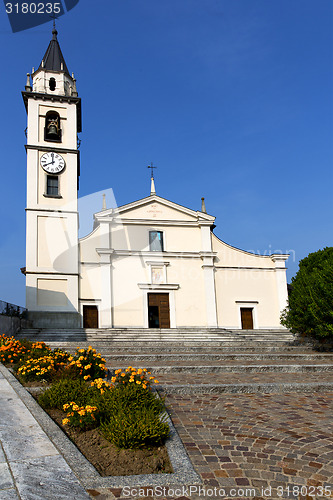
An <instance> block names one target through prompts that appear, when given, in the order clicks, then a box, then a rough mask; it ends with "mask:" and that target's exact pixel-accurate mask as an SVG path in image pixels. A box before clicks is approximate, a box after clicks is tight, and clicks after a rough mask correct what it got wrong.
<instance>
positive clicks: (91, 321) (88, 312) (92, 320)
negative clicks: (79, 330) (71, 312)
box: [83, 306, 98, 328]
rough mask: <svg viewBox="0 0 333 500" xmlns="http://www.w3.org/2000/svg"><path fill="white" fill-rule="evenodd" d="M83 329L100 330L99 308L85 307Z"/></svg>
mask: <svg viewBox="0 0 333 500" xmlns="http://www.w3.org/2000/svg"><path fill="white" fill-rule="evenodd" d="M83 328H98V308H97V306H83Z"/></svg>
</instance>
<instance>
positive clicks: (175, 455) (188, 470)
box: [0, 364, 202, 489]
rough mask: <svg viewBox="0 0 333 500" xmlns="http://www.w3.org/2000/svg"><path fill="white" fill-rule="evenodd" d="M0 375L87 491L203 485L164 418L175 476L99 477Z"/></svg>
mask: <svg viewBox="0 0 333 500" xmlns="http://www.w3.org/2000/svg"><path fill="white" fill-rule="evenodd" d="M0 371H1V373H2V374H3V376H4V377H5V378H6V380H7V381H8V382H9V383H10V385H11V386H12V388H13V389H14V390H15V392H16V393H17V394H18V396H19V397H20V399H21V400H22V402H23V403H24V404H25V406H26V407H27V408H28V410H29V411H30V412H31V414H32V415H33V417H34V418H35V419H36V420H37V422H38V423H39V425H40V426H41V427H42V429H43V430H44V432H45V433H46V434H47V436H48V437H49V439H50V440H51V441H52V443H53V444H54V446H55V447H56V448H57V449H58V450H59V452H60V453H61V454H62V456H63V457H64V459H65V460H66V462H67V463H68V465H69V466H70V467H71V469H72V470H73V472H74V474H75V475H76V476H77V478H78V479H79V480H80V482H81V483H82V485H83V486H84V487H85V488H86V489H88V488H123V487H124V486H129V487H139V486H140V487H144V486H170V485H182V486H183V485H191V484H201V483H202V480H201V478H200V476H199V475H198V474H197V473H196V472H195V470H194V468H193V465H192V463H191V461H190V459H189V457H188V455H187V453H186V450H185V448H184V445H183V443H182V441H181V439H180V437H179V436H178V433H177V431H176V429H175V427H174V425H173V423H172V421H171V418H170V417H169V415H168V416H167V422H168V424H169V426H170V437H169V438H168V440H167V442H166V443H165V445H166V448H167V450H168V454H169V458H170V462H171V464H172V467H173V470H174V471H175V472H173V473H171V474H140V475H135V476H108V477H102V476H100V474H99V473H98V472H97V470H96V469H95V468H94V467H93V466H92V465H91V463H90V462H89V461H88V460H87V459H86V458H85V457H84V456H83V455H82V453H81V452H80V451H79V450H78V448H77V447H76V446H75V445H74V443H72V441H71V440H70V439H69V438H68V437H67V436H66V434H65V433H64V432H63V431H62V430H61V429H60V428H59V427H58V425H57V424H56V423H55V422H54V421H53V420H52V419H51V417H49V415H48V414H47V413H46V412H45V411H44V410H43V409H42V408H41V407H40V406H39V404H38V403H37V402H36V401H35V399H34V398H33V397H32V395H31V394H30V393H29V392H28V390H27V389H26V388H25V387H23V386H22V385H21V384H20V382H19V381H18V380H17V379H16V378H15V377H14V375H13V374H12V373H10V371H9V370H8V369H7V368H6V367H5V366H3V365H1V364H0Z"/></svg>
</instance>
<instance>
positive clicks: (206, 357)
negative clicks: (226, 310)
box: [103, 350, 333, 366]
mask: <svg viewBox="0 0 333 500" xmlns="http://www.w3.org/2000/svg"><path fill="white" fill-rule="evenodd" d="M103 357H104V358H106V361H107V363H108V364H111V363H117V364H123V365H124V366H125V363H128V364H129V365H131V366H134V364H135V365H136V366H137V365H139V366H146V365H148V364H149V365H150V366H152V365H159V364H161V363H163V364H171V363H172V365H173V366H174V365H176V364H184V365H192V364H193V363H196V364H198V363H200V364H202V362H203V361H204V363H205V364H208V365H209V364H213V363H216V362H217V361H220V362H221V363H223V364H236V363H238V364H239V363H240V364H249V363H252V364H253V363H257V362H258V361H261V360H263V361H264V362H265V363H267V364H269V363H281V361H282V362H283V363H284V364H286V363H303V362H311V363H325V362H326V363H333V353H332V354H322V353H320V354H318V353H315V352H311V353H308V354H306V353H300V354H296V353H288V354H287V353H273V354H272V353H251V354H248V353H247V354H244V353H235V352H234V353H230V354H216V353H215V352H210V353H192V354H188V353H178V354H167V353H164V354H162V353H155V354H154V353H150V354H121V353H114V352H112V351H111V352H110V351H108V350H103Z"/></svg>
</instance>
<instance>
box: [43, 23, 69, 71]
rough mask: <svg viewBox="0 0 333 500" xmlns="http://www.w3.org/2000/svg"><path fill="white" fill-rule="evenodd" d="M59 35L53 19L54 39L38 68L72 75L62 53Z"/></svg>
mask: <svg viewBox="0 0 333 500" xmlns="http://www.w3.org/2000/svg"><path fill="white" fill-rule="evenodd" d="M57 35H58V31H57V29H56V26H55V19H53V30H52V40H51V41H50V43H49V46H48V48H47V49H46V52H45V55H44V57H43V59H42V62H41V63H40V66H39V68H38V69H40V68H43V69H45V70H51V71H61V72H64V73H66V74H67V75H68V76H70V74H69V71H68V68H67V65H66V63H65V59H64V56H63V55H62V52H61V49H60V45H59V42H58V38H57Z"/></svg>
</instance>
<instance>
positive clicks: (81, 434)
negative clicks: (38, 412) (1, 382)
mask: <svg viewBox="0 0 333 500" xmlns="http://www.w3.org/2000/svg"><path fill="white" fill-rule="evenodd" d="M0 360H1V361H2V362H3V363H4V364H6V365H7V366H8V365H9V366H11V367H12V368H13V371H14V373H15V374H16V377H17V378H18V379H19V381H20V382H21V383H22V384H23V385H30V386H31V385H34V384H37V385H39V386H42V385H47V388H46V390H44V389H42V390H41V391H40V393H39V395H38V397H37V400H38V402H39V404H40V405H41V406H42V407H43V408H44V409H45V410H46V411H47V412H48V413H49V415H50V416H51V417H52V418H53V419H54V420H55V421H56V422H57V423H58V425H59V426H60V427H62V428H63V430H64V431H65V432H66V433H67V434H68V436H69V437H70V438H71V439H72V440H73V441H74V443H75V444H76V445H77V446H78V448H79V449H80V451H81V452H82V453H83V454H84V455H85V456H86V458H87V459H88V460H90V461H91V463H92V464H93V465H94V466H95V467H96V469H97V470H98V471H99V472H100V474H101V475H126V474H146V473H154V472H172V467H171V465H170V462H169V460H168V456H167V452H166V448H165V447H164V442H165V440H166V439H167V437H168V434H169V426H168V424H167V422H166V421H165V407H164V402H163V401H162V400H161V399H160V398H159V397H158V395H157V393H156V392H154V391H153V390H152V385H153V384H157V383H158V381H157V380H156V379H155V378H154V377H153V376H152V375H151V373H150V372H148V370H146V369H142V368H139V369H136V368H133V367H131V366H130V367H128V368H127V369H126V370H124V371H122V370H116V371H115V373H114V376H113V377H112V379H111V382H108V381H106V380H105V375H106V371H107V370H106V368H105V359H103V358H102V357H101V355H100V354H98V353H96V351H95V350H94V349H93V348H92V347H88V348H87V349H80V348H77V350H76V352H75V353H74V354H70V353H68V352H66V351H62V350H59V349H55V350H51V349H50V348H49V347H48V346H46V345H45V344H44V343H43V342H37V343H32V342H29V341H22V342H19V341H17V340H15V339H14V338H8V337H5V336H0Z"/></svg>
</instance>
